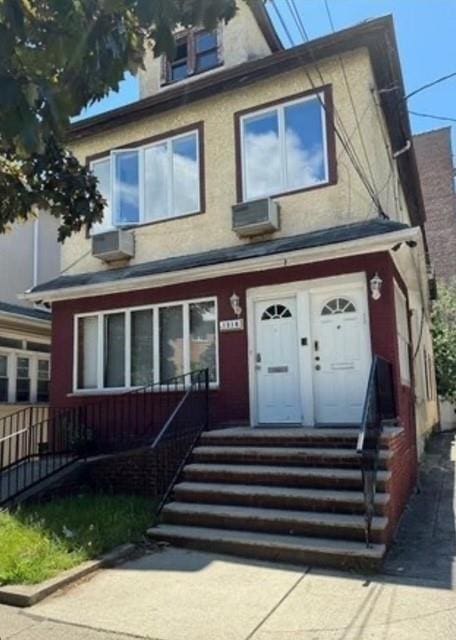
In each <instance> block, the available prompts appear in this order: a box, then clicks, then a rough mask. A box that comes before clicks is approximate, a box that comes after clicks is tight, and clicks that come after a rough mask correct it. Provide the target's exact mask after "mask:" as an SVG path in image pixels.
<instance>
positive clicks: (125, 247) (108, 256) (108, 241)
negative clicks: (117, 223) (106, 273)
mask: <svg viewBox="0 0 456 640" xmlns="http://www.w3.org/2000/svg"><path fill="white" fill-rule="evenodd" d="M92 255H93V256H94V257H95V258H99V259H100V260H104V261H105V262H113V261H114V260H125V259H129V258H132V257H133V256H134V255H135V245H134V237H133V234H132V233H131V232H130V231H125V230H123V229H115V230H114V231H106V232H105V233H98V234H96V235H94V236H93V237H92Z"/></svg>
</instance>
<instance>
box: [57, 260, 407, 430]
mask: <svg viewBox="0 0 456 640" xmlns="http://www.w3.org/2000/svg"><path fill="white" fill-rule="evenodd" d="M377 271H378V272H379V273H380V275H381V277H382V279H383V281H384V284H383V295H382V297H381V299H380V300H378V301H375V302H374V301H372V299H371V298H370V297H369V311H370V322H371V335H372V349H373V352H374V353H377V354H378V355H380V356H383V357H384V358H386V359H388V360H391V361H392V362H393V363H394V365H395V366H396V363H397V344H396V340H395V339H394V335H395V317H394V297H393V288H392V277H393V266H392V262H391V260H390V258H389V256H388V254H386V253H379V254H371V255H366V256H356V257H352V258H343V259H340V260H332V261H326V262H317V263H313V264H307V265H301V266H292V267H283V268H281V269H272V270H269V271H262V272H257V273H247V274H243V275H236V276H228V277H223V278H214V279H211V280H204V281H199V282H193V283H191V284H188V283H187V284H179V285H175V286H171V287H160V288H156V289H146V290H137V291H129V292H126V293H119V294H113V295H107V296H97V297H93V298H80V299H77V300H70V301H65V302H59V303H55V304H54V307H53V341H52V345H53V346H52V350H53V359H52V389H51V402H52V403H53V404H54V405H59V406H61V405H68V404H71V403H73V402H81V401H83V400H81V399H80V398H68V394H70V393H71V390H72V375H73V316H74V314H77V313H85V312H90V311H101V310H107V309H113V308H121V307H129V306H135V305H144V304H153V303H157V302H168V301H169V302H171V301H178V300H184V299H188V298H199V297H204V296H216V297H217V298H218V305H219V319H220V320H223V319H230V318H232V317H233V312H232V309H231V306H230V303H229V298H230V296H231V294H232V293H233V291H236V293H237V294H238V295H239V296H240V304H241V306H242V308H243V310H244V318H245V315H246V291H247V289H249V288H252V287H259V286H264V285H268V284H280V283H286V282H292V281H298V280H308V279H313V278H324V277H330V276H335V275H341V274H348V273H356V272H365V273H366V276H367V278H370V277H372V276H373V275H374V273H375V272H377ZM219 348H220V390H218V391H214V392H213V393H212V409H213V419H214V421H215V422H217V423H222V422H238V423H239V422H247V421H248V419H249V397H248V354H247V331H246V330H245V331H242V332H233V333H221V334H220V347H219ZM91 400H93V396H91Z"/></svg>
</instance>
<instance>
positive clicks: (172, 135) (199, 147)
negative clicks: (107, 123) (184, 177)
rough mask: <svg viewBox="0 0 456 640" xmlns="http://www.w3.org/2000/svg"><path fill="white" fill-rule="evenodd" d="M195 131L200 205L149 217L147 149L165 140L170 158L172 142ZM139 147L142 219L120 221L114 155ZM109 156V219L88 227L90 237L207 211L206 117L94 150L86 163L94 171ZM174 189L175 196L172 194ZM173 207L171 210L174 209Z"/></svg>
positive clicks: (169, 201) (170, 165) (136, 149)
mask: <svg viewBox="0 0 456 640" xmlns="http://www.w3.org/2000/svg"><path fill="white" fill-rule="evenodd" d="M192 134H194V135H195V136H196V163H197V167H198V189H197V195H198V207H197V208H196V209H195V210H191V211H188V212H185V213H179V214H177V215H167V216H161V217H160V218H154V219H153V220H148V219H146V213H147V212H146V209H145V152H146V150H147V149H151V148H153V147H156V146H160V145H163V144H165V143H166V144H167V148H168V150H167V155H168V158H171V159H172V152H170V149H172V143H173V141H175V140H179V139H182V138H186V137H188V136H190V135H192ZM132 151H137V152H138V154H139V157H138V161H139V162H138V164H139V180H138V190H139V198H138V201H139V220H138V222H125V223H118V222H116V221H115V206H114V205H115V201H116V197H115V194H116V191H117V190H116V183H115V163H114V161H113V158H114V157H115V155H116V154H119V153H122V152H129V153H131V152H132ZM107 160H109V162H110V167H109V176H110V189H109V192H110V206H109V212H108V213H109V220H108V219H106V218H103V221H102V222H101V223H97V225H93V226H92V228H91V229H89V230H88V234H87V235H88V237H92V236H94V235H97V234H99V233H106V232H108V231H113V230H115V229H136V228H139V227H143V226H148V225H151V224H160V223H163V222H171V221H173V220H180V219H182V218H187V217H189V216H194V215H199V214H201V213H205V211H206V198H205V164H204V123H203V121H198V122H195V123H192V124H190V125H187V126H185V127H180V128H179V129H173V130H171V131H166V132H164V133H162V134H158V135H155V136H151V137H148V138H144V139H142V140H139V141H137V142H133V143H130V144H126V145H123V146H122V147H117V148H114V149H110V150H109V151H105V152H102V153H100V154H94V155H91V156H88V157H87V158H86V166H87V167H88V168H89V169H90V170H91V171H92V170H93V167H94V166H95V165H96V164H99V163H102V162H106V161H107ZM169 168H172V162H171V161H169ZM174 182H175V181H174V176H173V174H172V173H171V175H170V180H169V191H168V193H167V194H166V195H167V202H168V206H169V205H170V203H171V202H174V199H175V195H174V191H173V189H174ZM170 192H171V198H170ZM170 211H171V210H170Z"/></svg>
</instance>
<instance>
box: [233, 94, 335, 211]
mask: <svg viewBox="0 0 456 640" xmlns="http://www.w3.org/2000/svg"><path fill="white" fill-rule="evenodd" d="M318 94H320V95H321V96H322V100H323V103H324V105H325V108H324V110H322V111H323V113H322V122H323V124H324V127H323V138H324V144H325V148H326V156H325V166H326V171H327V180H325V181H324V182H321V183H318V184H315V185H309V186H307V187H298V188H296V189H290V190H285V191H280V192H278V193H273V194H270V195H267V196H257V197H255V198H250V199H247V198H245V196H244V194H245V166H244V162H243V150H244V140H243V126H242V123H243V121H244V119H245V118H248V117H251V116H253V115H260V114H261V113H267V112H268V111H272V110H274V109H277V108H280V107H281V108H282V110H283V108H284V107H286V106H288V105H289V104H294V103H299V102H301V101H305V100H309V99H312V97H315V96H316V95H318ZM234 129H235V163H236V167H235V175H236V198H237V202H238V203H241V202H249V201H251V200H257V199H258V198H260V197H265V198H266V197H267V198H279V197H284V196H289V195H294V194H296V193H302V192H305V191H311V190H313V189H321V188H323V187H329V186H331V185H334V184H336V183H337V158H336V140H335V131H334V117H333V96H332V85H330V84H327V85H323V86H321V87H317V88H315V89H310V90H307V91H302V92H300V93H294V94H291V95H288V96H285V97H283V98H279V99H277V100H272V101H270V102H265V103H263V104H259V105H255V106H253V107H249V108H248V109H242V110H241V111H237V112H236V113H235V114H234Z"/></svg>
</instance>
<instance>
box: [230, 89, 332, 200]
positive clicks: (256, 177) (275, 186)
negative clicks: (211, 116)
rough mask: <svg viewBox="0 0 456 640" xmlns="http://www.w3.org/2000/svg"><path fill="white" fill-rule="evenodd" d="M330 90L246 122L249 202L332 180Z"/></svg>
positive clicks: (243, 142)
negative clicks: (327, 104) (328, 127)
mask: <svg viewBox="0 0 456 640" xmlns="http://www.w3.org/2000/svg"><path fill="white" fill-rule="evenodd" d="M324 104H325V92H322V93H319V94H313V95H310V96H306V97H304V98H301V99H297V100H293V101H289V102H283V103H280V104H278V105H277V106H273V107H268V108H265V109H262V110H258V111H256V112H249V113H248V114H245V115H243V116H242V117H241V118H240V136H241V163H242V167H241V169H242V187H243V193H242V196H243V200H254V199H256V198H261V197H266V196H273V195H280V194H284V193H287V192H293V191H297V190H302V189H307V188H310V187H315V186H319V185H322V184H325V183H327V182H329V162H328V146H327V131H326V113H325V108H324V106H323V105H324Z"/></svg>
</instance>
